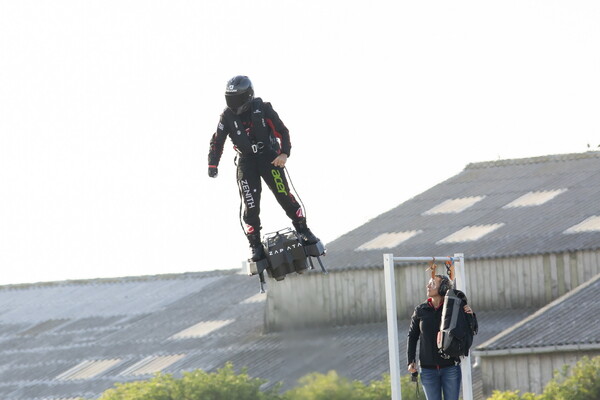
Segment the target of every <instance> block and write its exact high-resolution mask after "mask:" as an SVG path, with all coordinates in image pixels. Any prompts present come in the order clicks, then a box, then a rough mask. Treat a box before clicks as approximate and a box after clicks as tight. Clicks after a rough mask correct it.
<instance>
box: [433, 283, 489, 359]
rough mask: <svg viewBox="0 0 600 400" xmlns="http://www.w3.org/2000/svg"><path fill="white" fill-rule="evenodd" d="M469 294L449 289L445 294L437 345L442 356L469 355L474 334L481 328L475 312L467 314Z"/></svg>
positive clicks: (456, 356)
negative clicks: (465, 308) (465, 307)
mask: <svg viewBox="0 0 600 400" xmlns="http://www.w3.org/2000/svg"><path fill="white" fill-rule="evenodd" d="M466 304H467V296H466V295H465V294H464V293H463V292H461V291H460V290H453V289H449V290H448V291H447V292H446V295H445V296H444V306H443V308H442V320H441V322H440V330H439V332H438V336H437V347H438V351H439V352H440V355H441V356H442V358H446V359H448V358H458V357H461V356H468V355H469V349H470V348H471V345H472V344H473V336H474V335H476V334H477V331H478V329H479V327H478V325H477V317H476V316H475V314H474V313H473V314H467V313H466V312H465V310H464V306H465V305H466Z"/></svg>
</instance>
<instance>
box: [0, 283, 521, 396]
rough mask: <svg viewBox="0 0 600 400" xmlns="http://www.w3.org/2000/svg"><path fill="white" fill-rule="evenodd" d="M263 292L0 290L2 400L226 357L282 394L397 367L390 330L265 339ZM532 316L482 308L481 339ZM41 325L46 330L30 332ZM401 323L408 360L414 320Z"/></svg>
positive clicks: (123, 286) (74, 390)
mask: <svg viewBox="0 0 600 400" xmlns="http://www.w3.org/2000/svg"><path fill="white" fill-rule="evenodd" d="M268 284H276V283H274V281H271V280H269V282H268ZM257 292H258V280H257V279H256V277H252V278H249V277H247V276H242V275H239V274H236V273H235V272H234V271H219V272H214V273H196V274H182V275H173V276H169V277H164V276H155V277H143V278H122V279H111V280H92V281H79V282H59V283H49V284H33V285H20V286H4V287H0V300H2V301H4V300H6V302H8V303H10V309H8V307H6V306H5V305H2V307H4V310H5V312H4V313H3V314H1V315H0V399H2V400H17V399H18V400H40V399H59V398H76V397H78V396H81V397H83V398H97V397H98V396H99V395H100V394H101V393H102V392H104V391H105V390H106V389H108V388H110V387H112V386H113V385H114V384H116V383H121V382H127V381H132V380H139V379H146V378H148V377H149V376H150V375H149V374H152V373H154V372H156V371H162V372H165V373H172V374H174V375H176V376H180V375H181V373H182V372H183V371H189V370H194V369H203V370H205V371H208V372H212V371H215V370H216V369H218V368H221V367H223V366H224V364H225V363H226V362H228V361H231V362H233V363H234V366H235V367H236V368H237V369H238V370H239V369H241V368H242V367H248V372H249V374H250V375H251V376H255V377H260V378H264V379H267V380H268V382H269V383H268V384H267V386H271V385H274V384H275V383H277V382H282V383H283V387H284V389H289V388H290V387H292V386H294V385H295V384H296V381H297V379H299V378H301V377H302V376H304V375H306V374H308V373H310V372H314V371H317V372H323V373H326V372H328V371H329V370H336V371H338V372H339V373H340V375H342V376H346V377H348V378H350V379H360V380H363V381H365V382H368V381H370V380H372V379H380V378H381V375H382V374H383V373H385V372H387V371H388V369H389V363H388V356H387V352H388V346H387V327H386V324H385V323H383V324H369V325H360V326H352V327H336V328H329V329H314V330H309V331H298V332H278V333H269V334H265V333H263V320H264V312H265V302H264V301H262V300H260V296H263V298H264V294H263V295H260V296H258V297H255V296H256V294H257ZM137 296H139V297H140V298H141V299H145V300H147V301H148V302H149V304H145V305H144V306H142V307H139V308H136V307H131V306H124V305H122V304H121V303H122V302H123V299H128V301H129V302H130V303H131V304H142V303H143V302H142V301H141V300H140V299H138V298H137ZM151 298H152V299H154V300H149V299H151ZM250 299H254V300H258V301H254V300H251V301H250ZM95 300H97V301H98V302H99V304H94V301H95ZM65 305H69V306H68V307H67V309H66V310H65V309H64V307H65ZM82 307H88V308H89V309H88V310H82V309H81V308H82ZM110 310H113V313H111V312H110ZM531 312H532V311H531V310H511V311H507V312H493V313H478V317H479V320H480V325H481V331H480V334H479V335H478V337H477V339H476V343H480V342H481V340H485V339H487V338H489V337H492V336H494V335H496V334H497V333H498V332H500V331H501V330H503V329H505V328H506V327H507V326H511V325H513V324H514V323H515V322H516V321H518V320H519V319H522V318H523V317H524V316H526V315H528V314H529V313H531ZM44 315H46V319H44ZM57 316H60V317H61V318H60V319H58V318H57ZM217 320H220V321H232V322H230V323H229V324H227V325H226V326H222V327H221V328H220V329H216V330H212V331H211V332H210V333H208V334H206V335H205V336H203V337H200V338H198V337H185V338H180V339H177V340H169V338H170V337H172V336H173V335H175V334H177V333H178V332H182V331H184V330H185V329H188V328H189V327H191V326H195V325H196V324H198V323H199V322H202V321H204V322H209V321H217ZM48 321H52V322H48ZM35 326H37V327H38V328H40V327H45V328H47V329H37V330H36V331H35V334H27V335H23V334H22V333H23V332H27V331H28V330H30V329H31V328H32V327H35ZM398 326H399V330H400V338H401V339H400V346H401V350H400V351H401V354H402V357H404V356H403V354H405V351H406V350H405V347H404V346H405V340H404V338H405V337H406V333H407V328H408V321H399V325H398ZM31 332H32V331H30V333H31Z"/></svg>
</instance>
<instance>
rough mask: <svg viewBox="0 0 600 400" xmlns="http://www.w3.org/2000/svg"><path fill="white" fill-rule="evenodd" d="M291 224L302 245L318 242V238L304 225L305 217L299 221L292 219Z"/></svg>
mask: <svg viewBox="0 0 600 400" xmlns="http://www.w3.org/2000/svg"><path fill="white" fill-rule="evenodd" d="M292 224H294V228H296V232H298V234H299V235H300V239H302V244H303V245H311V244H315V243H318V242H320V240H319V238H318V237H316V236H315V235H314V234H313V233H312V232H311V231H310V229H308V226H306V218H302V219H301V220H300V221H292Z"/></svg>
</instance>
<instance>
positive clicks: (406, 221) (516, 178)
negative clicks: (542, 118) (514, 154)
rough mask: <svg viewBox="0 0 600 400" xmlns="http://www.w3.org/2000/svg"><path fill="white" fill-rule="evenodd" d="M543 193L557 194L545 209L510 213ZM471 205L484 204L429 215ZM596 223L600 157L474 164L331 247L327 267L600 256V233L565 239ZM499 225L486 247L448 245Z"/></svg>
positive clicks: (478, 244)
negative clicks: (377, 242)
mask: <svg viewBox="0 0 600 400" xmlns="http://www.w3.org/2000/svg"><path fill="white" fill-rule="evenodd" d="M400 179H401V176H400ZM539 191H556V192H555V193H557V194H556V196H555V197H554V198H552V199H551V200H549V201H547V202H545V203H543V204H541V205H536V206H521V207H505V206H506V205H508V204H509V203H511V202H513V201H514V200H516V199H518V198H520V197H521V196H524V195H526V194H528V193H529V192H539ZM467 197H477V198H479V197H480V198H481V200H480V201H478V202H475V203H474V204H473V205H472V206H470V207H468V208H467V209H465V210H464V211H462V212H455V213H437V214H436V213H432V214H427V213H426V212H427V211H428V210H431V209H432V208H434V207H435V206H438V205H440V204H441V203H442V202H444V201H446V200H450V199H461V198H467ZM424 213H425V214H424ZM593 216H600V152H586V153H577V154H561V155H550V156H544V157H534V158H524V159H514V160H500V161H490V162H480V163H473V164H469V165H467V167H466V168H465V169H464V170H463V171H462V172H460V173H459V174H458V175H456V176H453V177H452V178H450V179H448V180H446V181H445V182H442V183H440V184H438V185H436V186H434V187H432V188H431V189H429V190H427V191H425V192H423V193H421V194H419V195H417V196H416V197H414V198H412V199H410V200H408V201H406V202H404V203H402V204H401V205H399V206H398V207H396V208H394V209H392V210H390V211H388V212H386V213H383V214H381V215H379V216H377V217H376V218H373V219H372V220H370V221H369V222H367V223H365V224H364V225H362V226H360V227H359V228H357V229H354V230H352V231H350V232H348V233H346V234H345V235H343V236H341V237H339V238H338V239H336V240H335V241H333V242H331V243H329V244H328V246H327V247H328V251H327V257H326V259H325V261H326V265H327V266H328V267H329V268H345V267H371V266H380V265H382V264H383V260H382V254H383V253H393V254H394V255H395V256H443V255H453V254H455V253H464V254H465V256H466V257H468V258H471V259H476V258H496V257H507V256H517V255H531V254H542V253H555V252H563V251H572V250H583V249H597V248H599V247H600V230H589V231H586V232H579V233H565V231H566V230H568V229H569V228H571V227H573V226H574V225H576V224H579V223H581V222H582V221H584V220H586V219H587V218H589V217H593ZM494 224H501V225H496V226H498V228H497V229H495V230H493V231H492V232H490V233H488V234H486V235H484V236H483V237H481V238H480V239H478V240H467V241H460V242H450V243H448V242H444V241H443V239H444V238H447V237H448V236H450V235H451V234H453V233H455V232H457V231H459V230H461V229H462V228H464V227H468V226H482V225H494ZM409 231H416V232H418V234H416V235H414V236H413V237H411V238H409V239H408V240H406V241H404V242H402V243H400V244H397V245H393V246H391V247H381V248H376V249H371V250H356V249H357V248H358V247H360V246H361V245H364V244H365V243H367V242H369V241H371V240H373V239H375V238H377V237H378V236H379V235H381V234H384V233H390V232H409Z"/></svg>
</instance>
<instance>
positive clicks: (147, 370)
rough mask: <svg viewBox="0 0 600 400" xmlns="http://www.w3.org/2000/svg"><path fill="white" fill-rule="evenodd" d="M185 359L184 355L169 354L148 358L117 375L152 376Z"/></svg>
mask: <svg viewBox="0 0 600 400" xmlns="http://www.w3.org/2000/svg"><path fill="white" fill-rule="evenodd" d="M184 357H185V354H171V355H168V356H149V357H146V358H144V359H143V360H141V361H139V362H137V363H135V364H133V365H132V366H131V367H129V368H127V369H126V370H124V371H123V372H121V373H120V374H119V375H123V376H128V375H134V376H136V375H153V374H156V373H157V372H162V371H163V370H164V369H165V368H168V367H170V366H171V365H173V364H175V363H176V362H177V361H179V360H181V359H182V358H184Z"/></svg>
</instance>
